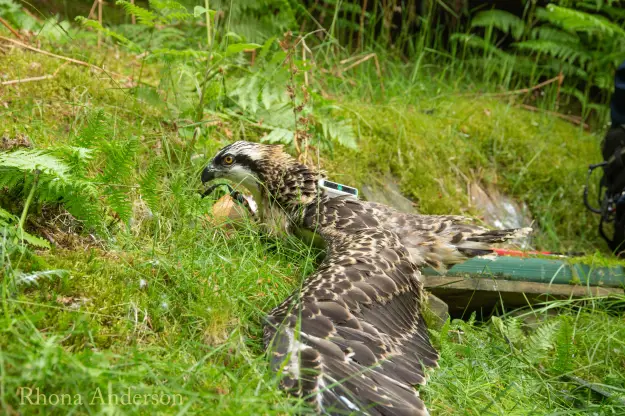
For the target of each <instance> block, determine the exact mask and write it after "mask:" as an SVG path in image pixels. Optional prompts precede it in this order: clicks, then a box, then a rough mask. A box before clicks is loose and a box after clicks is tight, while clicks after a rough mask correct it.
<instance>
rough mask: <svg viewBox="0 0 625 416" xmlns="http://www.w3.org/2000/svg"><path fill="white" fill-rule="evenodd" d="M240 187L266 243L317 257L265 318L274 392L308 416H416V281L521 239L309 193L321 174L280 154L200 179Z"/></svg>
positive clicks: (223, 159)
mask: <svg viewBox="0 0 625 416" xmlns="http://www.w3.org/2000/svg"><path fill="white" fill-rule="evenodd" d="M219 177H223V178H227V179H231V180H234V181H235V182H240V183H242V184H243V185H245V186H246V187H247V188H248V189H249V190H250V191H251V192H252V193H253V194H254V199H255V200H256V202H257V203H258V213H259V215H260V219H261V222H262V223H263V224H264V225H265V226H266V227H267V228H268V230H269V231H270V232H272V233H275V234H280V233H295V234H298V235H306V234H311V233H312V234H315V235H318V236H320V237H321V238H322V239H323V241H324V242H325V245H326V251H327V253H326V256H325V258H324V260H323V262H322V263H321V265H320V266H319V268H318V269H317V270H316V272H315V273H313V274H312V275H311V276H309V277H308V278H307V279H306V280H305V281H304V282H303V284H302V286H301V288H299V289H298V290H296V291H295V292H294V293H293V294H292V295H291V296H289V297H288V298H287V299H286V300H285V301H284V302H283V303H282V304H280V305H279V306H278V307H276V308H275V309H274V310H272V311H271V312H270V314H269V316H268V317H267V321H266V325H265V331H264V341H265V345H266V346H267V348H268V350H269V351H270V355H271V367H272V369H273V370H274V371H275V372H276V373H278V374H280V376H281V377H282V378H281V386H282V387H283V388H284V389H285V390H287V391H289V392H290V393H292V394H295V395H297V396H300V397H303V398H305V399H306V400H307V401H308V402H309V403H310V404H311V405H312V406H313V407H314V408H315V409H316V410H317V411H318V412H320V413H326V414H333V415H343V414H369V415H426V414H428V412H427V409H426V407H425V405H424V403H423V402H422V401H421V400H420V398H419V395H418V392H417V391H416V390H415V388H414V386H416V385H419V384H424V383H425V381H426V373H425V369H426V368H427V367H435V366H437V360H438V354H437V352H436V351H435V349H434V348H433V347H432V345H431V343H430V341H429V336H428V332H427V327H426V324H425V322H424V320H423V317H422V315H421V313H420V305H421V301H422V299H423V285H422V283H421V273H420V269H421V268H423V267H425V266H428V265H429V266H433V267H437V268H444V267H445V266H447V265H452V264H455V263H458V262H461V261H463V260H465V259H467V258H469V257H472V256H475V255H483V254H489V253H491V252H492V250H491V249H490V245H491V244H493V243H498V242H503V241H506V240H508V239H511V238H517V237H519V236H521V235H524V234H526V233H527V232H528V231H529V229H514V230H488V229H486V228H484V227H481V226H477V225H473V224H470V223H469V220H468V219H466V218H464V217H460V216H428V215H413V214H406V213H400V212H398V211H395V210H394V209H392V208H389V207H387V206H384V205H381V204H376V203H372V202H365V201H359V200H355V199H350V198H346V197H339V198H330V197H329V196H328V195H326V194H325V192H324V191H323V190H322V189H320V188H319V187H318V180H319V179H320V178H321V174H320V173H319V172H318V171H316V170H315V169H312V168H309V167H307V166H304V165H302V164H300V163H298V162H297V161H296V160H295V159H294V158H292V157H291V156H289V155H288V154H287V153H286V152H284V151H283V149H282V147H281V146H275V145H262V144H256V143H249V142H241V141H240V142H235V143H233V144H231V145H229V146H227V147H225V148H223V149H222V150H220V151H219V152H218V153H217V155H216V156H215V158H214V159H213V160H212V161H211V162H210V163H209V165H208V166H207V168H206V169H205V170H204V172H203V174H202V179H203V180H204V181H209V180H212V179H215V178H219Z"/></svg>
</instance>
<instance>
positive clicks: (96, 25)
mask: <svg viewBox="0 0 625 416" xmlns="http://www.w3.org/2000/svg"><path fill="white" fill-rule="evenodd" d="M76 21H77V22H79V23H80V24H81V25H83V26H84V27H88V28H91V29H95V30H96V31H98V32H101V33H103V34H104V35H105V36H108V37H110V38H113V39H116V40H117V41H119V42H120V43H121V44H123V45H125V46H126V47H127V48H129V49H131V50H133V51H135V52H139V51H140V50H141V48H139V47H138V46H137V45H135V44H134V43H133V42H132V41H131V40H130V39H128V38H126V37H125V36H124V35H122V34H121V33H117V32H116V31H114V30H110V29H107V28H105V27H104V26H102V25H101V24H100V22H98V21H97V20H91V19H85V18H84V17H83V16H78V17H76Z"/></svg>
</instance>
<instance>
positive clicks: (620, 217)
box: [584, 125, 625, 254]
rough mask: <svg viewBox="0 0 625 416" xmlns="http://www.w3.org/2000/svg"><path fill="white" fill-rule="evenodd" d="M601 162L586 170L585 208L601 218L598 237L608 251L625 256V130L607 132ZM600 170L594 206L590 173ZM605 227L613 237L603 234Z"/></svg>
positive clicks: (622, 128) (618, 129)
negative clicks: (605, 243) (611, 227)
mask: <svg viewBox="0 0 625 416" xmlns="http://www.w3.org/2000/svg"><path fill="white" fill-rule="evenodd" d="M601 154H602V155H603V159H604V161H603V162H601V163H597V164H593V165H590V166H589V167H588V176H587V178H586V187H585V188H584V204H585V205H586V207H587V208H588V209H589V210H590V211H591V212H593V213H596V214H600V215H601V220H600V222H599V234H600V235H601V237H603V239H604V240H606V242H607V243H608V246H609V247H610V250H612V251H613V252H615V253H616V254H619V253H620V252H625V126H624V125H617V126H614V125H613V127H612V128H611V129H610V130H609V131H608V133H607V134H606V136H605V138H604V139H603V142H602V143H601ZM597 168H602V169H603V176H602V177H601V180H600V181H599V193H598V198H597V206H592V205H591V204H590V202H589V201H588V183H589V181H590V176H591V174H592V172H593V171H594V170H595V169H597ZM606 224H613V226H614V231H613V233H612V237H609V236H608V233H607V232H606V230H605V225H606Z"/></svg>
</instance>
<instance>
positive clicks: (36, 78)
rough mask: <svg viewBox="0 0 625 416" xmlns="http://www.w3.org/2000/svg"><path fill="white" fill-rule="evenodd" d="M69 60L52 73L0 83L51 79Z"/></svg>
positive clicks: (10, 83) (9, 83) (7, 83)
mask: <svg viewBox="0 0 625 416" xmlns="http://www.w3.org/2000/svg"><path fill="white" fill-rule="evenodd" d="M68 63H69V62H65V63H63V64H62V65H61V66H59V67H58V68H57V69H56V71H54V73H53V74H52V75H42V76H40V77H31V78H22V79H12V80H10V81H4V82H2V83H0V85H13V84H22V83H24V82H33V81H44V80H46V79H51V78H54V77H55V76H56V75H57V74H58V73H59V71H60V70H61V68H63V67H64V66H65V65H67V64H68Z"/></svg>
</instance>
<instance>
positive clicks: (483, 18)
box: [471, 9, 525, 39]
mask: <svg viewBox="0 0 625 416" xmlns="http://www.w3.org/2000/svg"><path fill="white" fill-rule="evenodd" d="M475 27H495V28H497V29H499V30H501V31H502V32H504V33H505V34H506V35H508V34H509V35H511V36H512V37H513V38H514V39H520V38H521V36H523V32H525V22H523V20H522V19H521V18H520V17H518V16H515V15H514V14H512V13H510V12H507V11H505V10H499V9H493V10H486V11H482V12H479V13H478V14H476V15H475V17H474V18H473V19H471V28H475Z"/></svg>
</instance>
